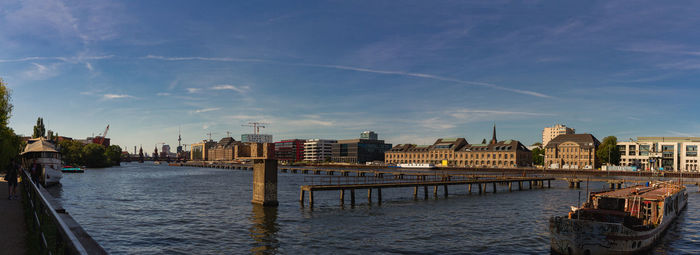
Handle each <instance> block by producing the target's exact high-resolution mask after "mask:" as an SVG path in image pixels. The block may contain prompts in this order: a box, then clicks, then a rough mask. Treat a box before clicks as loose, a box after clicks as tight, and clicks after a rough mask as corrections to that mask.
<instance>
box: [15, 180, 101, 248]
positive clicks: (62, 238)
mask: <svg viewBox="0 0 700 255" xmlns="http://www.w3.org/2000/svg"><path fill="white" fill-rule="evenodd" d="M21 172H22V184H23V185H24V191H25V192H26V194H27V204H28V205H29V209H30V211H31V215H32V218H33V219H32V222H33V224H32V228H33V229H34V230H35V231H36V232H37V233H38V237H39V240H40V242H41V253H42V254H53V253H54V252H55V253H57V254H88V252H87V251H86V250H85V248H84V247H83V245H82V244H81V243H80V241H79V240H78V238H77V237H76V236H75V234H74V233H73V232H72V231H71V230H70V228H69V227H68V225H67V224H66V223H65V222H64V221H63V220H62V219H61V216H60V215H59V212H57V211H56V210H55V209H54V207H53V206H52V205H51V203H50V202H49V201H48V200H47V199H46V196H45V193H46V194H48V193H47V192H46V190H44V188H43V187H41V186H39V185H37V184H36V183H34V181H33V180H32V178H31V175H30V174H29V173H28V172H27V171H25V170H23V171H21ZM61 213H64V212H61ZM48 221H51V223H53V225H54V226H55V228H52V229H49V230H48V231H55V233H56V235H55V237H56V240H55V242H51V244H50V243H49V242H48V241H47V239H46V236H47V233H44V232H45V231H47V230H46V229H45V228H42V226H43V225H46V224H47V223H48Z"/></svg>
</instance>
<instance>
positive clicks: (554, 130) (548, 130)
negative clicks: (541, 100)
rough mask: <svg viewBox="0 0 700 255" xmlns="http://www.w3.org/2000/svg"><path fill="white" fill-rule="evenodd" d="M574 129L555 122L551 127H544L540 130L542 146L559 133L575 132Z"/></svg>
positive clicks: (568, 133)
mask: <svg viewBox="0 0 700 255" xmlns="http://www.w3.org/2000/svg"><path fill="white" fill-rule="evenodd" d="M575 133H576V130H575V129H573V128H570V127H567V126H565V125H561V124H556V125H554V126H551V127H545V128H544V130H542V146H547V143H548V142H549V141H551V140H552V139H554V138H556V137H557V136H559V135H570V134H575Z"/></svg>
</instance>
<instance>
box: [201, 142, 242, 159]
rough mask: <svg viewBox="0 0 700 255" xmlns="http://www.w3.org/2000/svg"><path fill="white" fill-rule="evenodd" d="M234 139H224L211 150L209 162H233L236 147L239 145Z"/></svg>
mask: <svg viewBox="0 0 700 255" xmlns="http://www.w3.org/2000/svg"><path fill="white" fill-rule="evenodd" d="M239 143H240V142H237V141H236V140H235V139H233V137H224V138H221V140H219V142H218V143H216V145H214V146H213V147H212V148H211V152H210V153H209V156H210V157H209V158H210V159H209V160H215V161H231V160H233V159H234V146H235V145H237V144H239Z"/></svg>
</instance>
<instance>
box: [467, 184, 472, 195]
mask: <svg viewBox="0 0 700 255" xmlns="http://www.w3.org/2000/svg"><path fill="white" fill-rule="evenodd" d="M467 187H468V188H467V192H469V194H471V193H472V184H471V183H470V184H467Z"/></svg>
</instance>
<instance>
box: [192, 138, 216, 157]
mask: <svg viewBox="0 0 700 255" xmlns="http://www.w3.org/2000/svg"><path fill="white" fill-rule="evenodd" d="M214 146H216V142H214V141H212V140H209V141H207V140H202V141H201V142H199V143H193V144H192V145H190V160H201V161H207V160H210V159H209V152H210V150H211V149H212V148H214Z"/></svg>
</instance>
